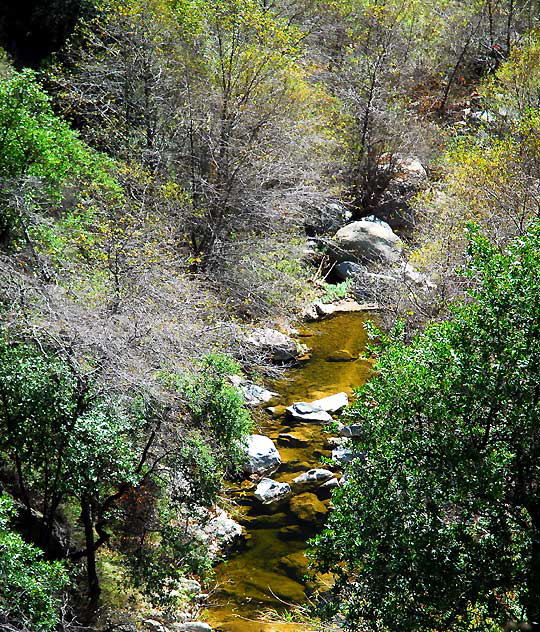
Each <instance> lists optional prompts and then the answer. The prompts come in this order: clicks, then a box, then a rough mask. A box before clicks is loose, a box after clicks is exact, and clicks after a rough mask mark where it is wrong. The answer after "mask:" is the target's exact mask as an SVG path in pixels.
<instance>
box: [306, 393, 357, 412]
mask: <svg viewBox="0 0 540 632" xmlns="http://www.w3.org/2000/svg"><path fill="white" fill-rule="evenodd" d="M348 404H349V397H348V396H347V393H336V394H335V395H328V397H323V398H322V399H316V400H315V401H314V402H311V406H314V407H316V408H318V409H319V410H324V411H325V412H327V413H337V412H339V411H340V410H343V409H344V408H345V406H347V405H348Z"/></svg>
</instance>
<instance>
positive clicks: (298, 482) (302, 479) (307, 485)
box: [292, 468, 334, 491]
mask: <svg viewBox="0 0 540 632" xmlns="http://www.w3.org/2000/svg"><path fill="white" fill-rule="evenodd" d="M331 478H334V474H333V473H332V472H330V470H323V469H322V468H315V469H313V470H308V471H307V472H304V473H303V474H300V476H297V477H296V478H294V479H293V481H292V485H293V487H294V490H295V491H299V490H302V491H306V490H308V489H315V488H317V487H319V485H322V484H323V483H326V481H329V480H330V479H331Z"/></svg>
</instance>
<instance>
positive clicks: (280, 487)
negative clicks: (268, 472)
mask: <svg viewBox="0 0 540 632" xmlns="http://www.w3.org/2000/svg"><path fill="white" fill-rule="evenodd" d="M291 493H292V492H291V486H290V485H289V484H288V483H278V482H277V481H274V480H272V479H271V478H261V480H260V481H259V484H258V485H257V489H256V490H255V498H256V499H257V500H260V501H261V503H262V504H263V505H278V504H280V503H281V502H283V501H284V500H287V498H289V496H290V495H291Z"/></svg>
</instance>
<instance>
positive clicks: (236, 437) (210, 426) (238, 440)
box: [175, 353, 252, 474]
mask: <svg viewBox="0 0 540 632" xmlns="http://www.w3.org/2000/svg"><path fill="white" fill-rule="evenodd" d="M239 372H240V366H239V365H238V363H237V362H235V361H234V360H233V359H232V358H230V357H229V356H227V355H225V354H221V353H209V354H207V355H206V356H204V357H203V359H202V361H201V363H200V366H199V370H198V371H197V372H195V373H193V374H191V375H183V376H178V377H177V378H175V386H176V388H177V389H178V391H179V392H180V393H181V394H182V396H183V398H184V401H185V405H186V407H187V409H188V411H189V413H190V415H191V418H192V421H193V426H194V428H195V429H197V437H198V439H197V440H196V441H195V443H194V444H193V446H197V445H198V446H199V448H198V449H199V450H200V449H201V448H200V446H201V443H200V440H202V439H204V442H206V443H207V444H208V445H209V446H210V447H211V452H212V455H213V458H214V459H215V465H216V469H215V472H216V473H218V474H222V473H223V472H224V470H225V469H227V470H228V471H229V472H234V471H237V470H238V469H239V468H240V467H241V465H242V463H243V461H244V459H245V450H244V448H243V441H244V439H245V438H246V437H247V435H248V434H249V433H250V432H251V430H252V419H251V415H250V413H249V411H248V410H247V408H246V407H245V403H244V399H243V397H242V395H241V394H240V392H239V391H238V389H237V388H235V387H234V386H233V385H232V384H231V383H230V382H229V380H228V377H229V376H231V375H233V374H236V373H239ZM193 446H192V448H193ZM211 470H212V467H209V468H208V471H209V472H210V471H211Z"/></svg>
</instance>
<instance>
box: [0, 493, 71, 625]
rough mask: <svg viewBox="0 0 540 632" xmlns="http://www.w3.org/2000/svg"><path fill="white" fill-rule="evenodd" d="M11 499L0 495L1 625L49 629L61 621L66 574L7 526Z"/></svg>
mask: <svg viewBox="0 0 540 632" xmlns="http://www.w3.org/2000/svg"><path fill="white" fill-rule="evenodd" d="M14 512H15V510H14V505H13V501H12V499H11V498H10V497H9V496H7V495H6V494H3V495H1V496H0V567H1V568H2V572H1V573H0V628H2V629H3V630H14V631H15V630H20V631H21V632H22V631H26V630H31V631H32V632H50V631H52V630H55V629H56V626H57V625H58V623H59V622H60V614H61V605H62V600H61V597H62V591H63V590H64V589H65V588H67V585H68V576H67V573H66V570H65V568H64V566H63V564H61V563H60V562H47V561H45V560H44V559H43V554H42V552H41V551H40V550H39V549H37V548H36V547H33V546H31V545H29V544H27V543H26V542H24V540H23V539H22V538H21V536H20V535H18V534H17V533H15V531H13V530H12V529H11V528H10V525H9V521H10V518H11V517H12V516H13V514H14Z"/></svg>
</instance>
